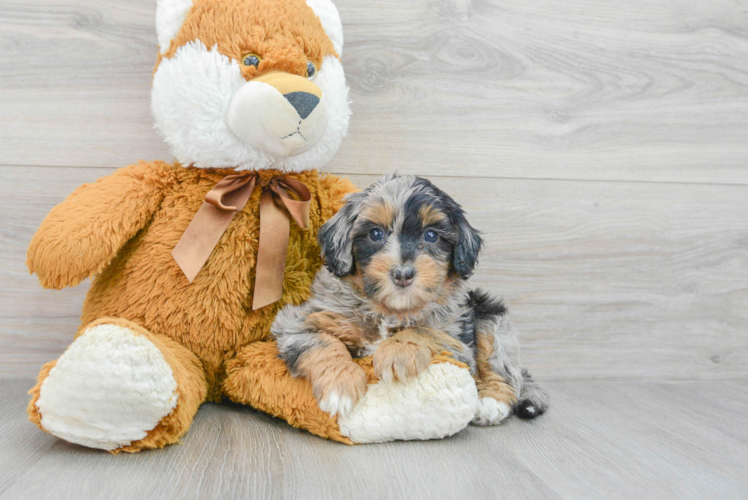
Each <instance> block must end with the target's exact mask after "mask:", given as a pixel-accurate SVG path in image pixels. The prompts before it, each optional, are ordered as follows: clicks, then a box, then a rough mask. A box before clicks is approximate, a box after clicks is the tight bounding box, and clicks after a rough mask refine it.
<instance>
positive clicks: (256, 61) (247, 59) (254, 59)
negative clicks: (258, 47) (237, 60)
mask: <svg viewBox="0 0 748 500" xmlns="http://www.w3.org/2000/svg"><path fill="white" fill-rule="evenodd" d="M242 64H243V65H245V66H254V67H255V68H256V67H257V66H259V65H260V57H259V56H258V55H257V54H247V55H246V56H244V58H243V59H242Z"/></svg>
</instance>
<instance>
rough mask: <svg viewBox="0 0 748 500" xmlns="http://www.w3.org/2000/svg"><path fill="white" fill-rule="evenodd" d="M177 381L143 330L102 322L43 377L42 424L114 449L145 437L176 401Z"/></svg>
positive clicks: (85, 442)
mask: <svg viewBox="0 0 748 500" xmlns="http://www.w3.org/2000/svg"><path fill="white" fill-rule="evenodd" d="M176 389H177V383H176V381H175V380H174V374H173V372H172V369H171V366H169V364H168V363H167V362H166V360H165V359H164V356H163V354H162V353H161V351H160V350H159V349H158V347H156V346H155V345H154V344H153V343H152V342H151V341H150V340H148V339H147V338H146V337H145V336H143V335H138V334H136V333H135V332H133V331H132V330H131V329H129V328H127V327H125V326H120V325H115V324H98V325H95V326H93V327H91V328H89V329H88V330H86V331H85V332H84V333H83V335H80V336H79V337H78V338H77V339H76V340H75V341H74V342H73V343H72V344H71V345H70V347H69V348H68V349H67V350H66V351H65V352H64V353H63V355H62V356H60V359H59V360H57V364H56V365H55V367H54V368H52V370H51V371H50V373H49V376H48V377H47V379H46V380H44V382H43V384H42V386H41V390H40V395H39V399H38V400H37V401H36V406H37V408H38V410H39V413H40V414H41V426H42V427H43V428H44V430H46V431H47V432H49V433H50V434H53V435H55V436H57V437H59V438H61V439H64V440H66V441H69V442H71V443H76V444H81V445H84V446H88V447H90V448H99V449H104V450H114V449H117V448H120V447H122V446H126V445H129V444H130V443H132V442H134V441H138V440H140V439H143V438H144V437H145V436H146V435H147V434H148V431H150V430H152V429H153V428H155V427H156V425H158V423H159V422H160V421H161V419H162V418H163V417H165V416H166V415H168V414H169V413H171V411H172V410H173V409H174V407H175V406H176V404H177V393H176Z"/></svg>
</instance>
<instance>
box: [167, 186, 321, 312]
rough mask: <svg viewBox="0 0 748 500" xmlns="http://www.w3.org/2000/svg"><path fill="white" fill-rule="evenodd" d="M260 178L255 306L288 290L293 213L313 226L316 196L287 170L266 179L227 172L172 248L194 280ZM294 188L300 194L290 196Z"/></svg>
mask: <svg viewBox="0 0 748 500" xmlns="http://www.w3.org/2000/svg"><path fill="white" fill-rule="evenodd" d="M258 182H259V184H260V186H261V187H262V194H261V195H260V244H259V248H258V249H257V265H256V266H255V267H256V272H255V291H254V296H253V298H252V309H253V310H254V309H259V308H261V307H264V306H266V305H268V304H272V303H273V302H275V301H277V300H279V299H280V298H281V296H282V295H283V271H284V269H285V267H286V254H287V253H288V238H289V234H290V230H291V222H290V220H289V218H288V214H290V215H291V217H293V219H294V220H295V221H296V223H297V224H298V225H299V226H300V227H302V228H303V229H307V228H308V227H309V205H310V200H311V199H312V196H311V194H310V193H309V189H307V187H306V186H305V185H304V183H302V182H299V181H297V180H294V179H289V178H288V177H284V176H278V177H273V178H272V179H262V178H260V176H259V175H257V174H250V175H242V174H231V175H227V176H226V177H224V178H223V179H221V180H220V181H219V182H218V184H216V185H215V187H214V188H213V189H211V190H210V191H209V192H208V194H206V195H205V202H204V203H203V204H202V206H201V207H200V209H199V210H198V211H197V214H195V217H194V218H193V219H192V222H190V225H189V226H187V229H186V230H185V232H184V234H182V237H181V238H180V239H179V242H178V243H177V246H175V247H174V250H172V252H171V255H172V257H174V260H176V261H177V264H178V265H179V267H180V268H181V269H182V272H184V275H185V276H186V277H187V279H188V280H189V282H190V283H192V281H193V280H194V279H195V276H197V273H199V272H200V269H202V267H203V265H205V262H206V261H207V260H208V257H210V254H211V252H213V249H214V248H215V247H216V245H217V244H218V241H219V240H220V239H221V236H223V233H224V232H225V231H226V228H227V227H228V226H229V223H231V219H233V218H234V215H235V214H236V213H237V212H240V211H241V210H242V209H243V208H244V206H245V205H246V204H247V202H248V201H249V198H250V197H251V196H252V192H253V191H254V189H255V185H256V184H257V183H258ZM289 191H291V192H293V193H295V194H296V196H297V197H298V198H299V200H298V201H297V200H294V199H293V198H291V196H289V194H288V192H289ZM276 196H277V197H278V198H279V199H280V201H281V202H283V205H284V206H285V207H286V210H287V211H288V212H287V213H286V212H285V211H284V210H282V209H281V208H280V207H278V206H277V205H276V204H275V201H274V199H273V198H274V197H276Z"/></svg>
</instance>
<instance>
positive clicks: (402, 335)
mask: <svg viewBox="0 0 748 500" xmlns="http://www.w3.org/2000/svg"><path fill="white" fill-rule="evenodd" d="M319 243H320V246H321V248H322V253H323V256H324V258H325V265H326V269H324V268H323V269H321V270H320V271H319V272H318V273H317V275H316V277H315V280H314V283H313V285H312V297H311V298H310V299H309V300H308V301H307V302H306V303H304V304H302V305H300V306H286V307H285V308H284V309H283V310H282V311H281V312H280V313H279V314H278V316H277V317H276V320H275V322H274V323H273V326H272V328H271V332H272V333H273V335H274V336H275V338H276V340H277V342H278V349H279V351H280V356H281V358H282V359H283V360H284V361H285V362H286V364H287V366H288V368H289V371H290V372H291V373H292V374H293V375H294V376H297V377H304V378H307V379H308V380H309V381H310V382H311V384H312V388H313V391H314V396H315V398H316V399H317V401H318V403H319V407H320V408H321V409H322V410H323V411H326V412H329V413H330V414H331V415H333V416H334V415H336V414H337V415H345V414H347V413H348V412H349V411H350V410H351V409H352V408H353V407H354V406H355V404H356V402H357V401H358V400H360V399H361V398H362V396H363V395H364V394H365V392H366V375H365V373H364V371H363V369H362V368H361V367H360V366H358V365H357V364H356V363H354V362H353V360H352V358H360V357H365V356H370V355H371V356H373V364H374V372H375V374H376V376H377V377H378V378H379V379H380V380H382V381H383V382H385V383H389V382H392V381H395V380H400V381H406V380H408V379H411V378H413V377H416V376H417V375H418V374H420V373H421V372H422V371H423V370H425V369H426V368H427V367H428V366H429V363H430V361H431V358H432V356H433V355H434V354H435V353H438V352H441V351H445V350H446V351H449V352H451V353H452V355H453V357H454V358H455V359H457V360H458V361H462V362H463V363H465V364H467V365H468V366H469V367H470V370H471V372H472V374H473V376H474V378H475V380H476V384H477V387H478V395H479V397H480V403H479V405H478V409H477V412H476V414H475V418H474V420H473V423H475V424H478V425H492V424H497V423H499V422H501V421H502V420H503V419H505V418H506V417H507V416H509V415H510V413H511V412H512V410H513V411H514V413H515V414H517V415H518V416H519V417H522V418H533V417H536V416H538V415H540V414H541V413H543V412H544V411H545V410H546V408H547V404H548V396H547V394H546V392H545V391H544V390H543V389H542V388H541V387H540V386H539V385H538V384H537V383H536V382H534V381H533V380H532V378H531V377H530V374H529V373H528V372H527V371H526V370H524V369H523V368H522V365H521V364H520V357H519V346H518V342H517V335H516V333H515V330H514V328H513V326H512V324H511V322H510V321H509V317H508V316H507V310H506V308H505V307H504V305H503V304H502V302H501V300H499V299H496V298H494V297H491V296H490V295H489V294H487V293H486V292H483V291H481V290H473V289H471V288H470V286H469V285H468V284H467V279H468V278H469V277H470V275H471V274H472V273H473V269H474V267H475V265H476V263H477V260H478V253H479V252H480V249H481V246H482V244H483V242H482V240H481V237H480V236H479V234H478V232H477V231H476V230H475V229H473V227H472V226H471V225H470V224H469V223H468V222H467V220H466V219H465V213H464V211H463V210H462V208H461V207H460V206H459V205H458V204H457V203H456V202H455V201H454V200H453V199H452V198H450V197H449V196H448V195H447V194H445V193H444V192H443V191H441V190H440V189H438V188H437V187H436V186H434V185H433V184H431V182H429V181H428V180H426V179H423V178H420V177H414V176H400V175H397V174H390V175H387V176H385V177H384V178H383V179H382V180H380V181H378V182H376V183H374V184H373V185H371V186H369V187H368V188H367V189H365V190H364V191H362V192H359V193H355V194H352V195H350V196H349V197H348V199H347V200H346V204H345V205H344V206H343V208H342V209H341V210H340V211H339V212H338V213H337V214H336V215H335V216H334V217H333V218H332V219H330V220H329V221H328V222H327V223H326V224H325V225H323V226H322V228H321V229H320V232H319Z"/></svg>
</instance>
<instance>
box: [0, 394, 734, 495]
mask: <svg viewBox="0 0 748 500" xmlns="http://www.w3.org/2000/svg"><path fill="white" fill-rule="evenodd" d="M30 386H31V382H30V381H22V380H14V381H3V382H0V400H2V401H3V404H2V407H0V408H1V409H0V499H2V500H6V499H7V500H11V499H13V500H15V499H26V498H33V499H36V500H43V499H47V498H58V499H71V500H79V499H81V498H107V499H110V500H114V499H123V500H124V499H135V500H142V499H148V500H161V499H167V498H179V499H191V498H194V499H208V498H216V499H218V498H225V499H233V498H279V499H280V498H282V499H296V498H299V499H315V498H321V499H337V498H340V499H351V498H372V499H381V498H412V499H424V500H426V499H429V500H430V499H433V498H474V499H487V498H506V499H512V500H517V499H524V498H527V499H533V500H536V499H552V498H622V499H631V498H646V499H650V498H657V499H665V498H704V499H716V498H720V499H728V498H735V499H738V498H745V492H746V491H747V490H748V474H746V473H745V472H746V469H745V464H746V463H747V460H748V433H746V431H745V425H746V418H745V415H746V414H747V413H748V382H746V381H742V382H724V383H720V384H716V385H715V384H713V383H711V382H634V383H627V382H578V381H576V382H575V381H570V382H555V383H552V384H550V389H551V390H552V391H553V396H554V399H553V403H554V407H553V409H552V411H550V412H549V413H548V414H546V415H544V416H542V417H540V418H538V419H537V420H535V421H533V422H529V423H528V422H524V421H520V420H518V419H510V420H509V421H508V422H506V423H505V424H504V425H501V426H499V427H491V428H479V427H469V428H468V429H466V430H463V431H462V432H460V433H459V434H457V435H456V436H454V437H452V438H450V439H449V440H443V441H432V442H427V443H421V442H396V443H388V444H383V445H360V446H353V447H349V446H345V445H341V444H337V443H333V442H330V441H325V440H323V439H320V438H317V437H315V436H312V435H310V434H307V433H306V432H304V431H299V430H297V429H293V428H291V427H289V426H288V425H286V424H285V423H283V422H281V421H278V420H275V419H273V418H271V417H268V416H267V415H264V414H262V413H259V412H255V411H253V410H251V409H248V408H246V407H241V406H216V405H211V404H207V405H204V406H203V408H202V409H201V410H200V412H199V413H198V417H197V419H196V421H195V423H194V425H193V428H192V430H191V431H190V432H189V434H188V435H187V436H186V437H185V438H184V441H183V443H182V444H181V445H176V446H172V447H170V448H167V449H163V450H157V451H149V452H142V453H139V454H135V455H127V454H120V455H117V456H113V455H110V454H108V453H106V452H101V451H94V450H90V449H86V448H83V447H79V446H75V445H71V444H68V443H65V442H64V441H60V440H58V439H55V438H53V437H52V436H49V435H46V434H44V433H42V432H38V431H37V430H36V428H35V427H33V426H31V425H30V424H29V422H28V421H26V419H25V412H24V407H25V404H26V397H25V394H24V393H25V390H27V389H28V388H29V387H30Z"/></svg>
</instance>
